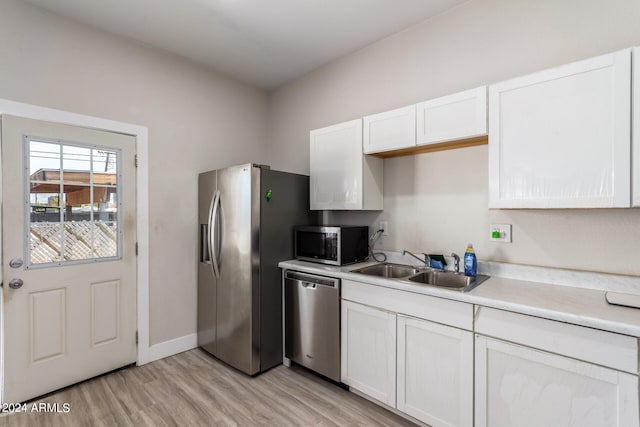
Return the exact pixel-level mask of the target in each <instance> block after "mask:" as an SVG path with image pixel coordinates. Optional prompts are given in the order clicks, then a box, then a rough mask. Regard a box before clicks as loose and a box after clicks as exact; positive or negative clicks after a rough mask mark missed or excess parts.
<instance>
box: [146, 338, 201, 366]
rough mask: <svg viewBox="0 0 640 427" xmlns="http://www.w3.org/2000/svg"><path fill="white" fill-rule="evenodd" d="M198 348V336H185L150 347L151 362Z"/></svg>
mask: <svg viewBox="0 0 640 427" xmlns="http://www.w3.org/2000/svg"><path fill="white" fill-rule="evenodd" d="M197 346H198V334H190V335H185V336H182V337H180V338H175V339H172V340H169V341H165V342H161V343H158V344H154V345H152V346H150V347H149V362H153V361H154V360H159V359H164V358H165V357H169V356H173V355H174V354H178V353H182V352H183V351H187V350H191V349H193V348H196V347H197Z"/></svg>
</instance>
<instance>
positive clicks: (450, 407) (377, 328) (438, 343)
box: [341, 300, 473, 427]
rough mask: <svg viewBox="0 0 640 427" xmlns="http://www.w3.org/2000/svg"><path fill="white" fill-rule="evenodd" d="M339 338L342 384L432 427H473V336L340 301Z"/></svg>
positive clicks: (456, 329)
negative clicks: (340, 343) (340, 327)
mask: <svg viewBox="0 0 640 427" xmlns="http://www.w3.org/2000/svg"><path fill="white" fill-rule="evenodd" d="M341 339H342V382H343V383H345V384H347V385H348V386H350V387H352V388H354V389H356V390H358V391H360V392H361V393H364V394H366V395H368V396H370V397H372V398H374V399H376V400H378V401H380V402H382V403H384V404H386V405H388V406H391V407H393V408H397V409H398V410H400V411H402V412H404V413H406V414H407V415H410V416H412V417H414V418H416V419H418V420H420V421H423V422H425V423H427V424H429V425H431V426H433V427H439V426H472V425H473V333H471V332H468V331H464V330H461V329H458V328H453V327H450V326H444V325H441V324H438V323H434V322H430V321H426V320H422V319H416V318H413V317H408V316H404V315H401V314H396V313H394V312H389V311H386V310H382V309H378V308H373V307H369V306H366V305H362V304H358V303H354V302H352V301H348V300H342V332H341ZM396 390H397V395H396Z"/></svg>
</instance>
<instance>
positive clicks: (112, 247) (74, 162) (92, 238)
mask: <svg viewBox="0 0 640 427" xmlns="http://www.w3.org/2000/svg"><path fill="white" fill-rule="evenodd" d="M24 146H25V165H26V167H25V182H26V183H27V191H26V192H25V194H26V203H25V206H26V210H25V211H26V212H25V215H26V221H25V224H27V227H28V229H27V230H26V233H25V234H26V239H27V242H26V245H25V247H26V248H27V249H26V250H27V252H28V253H27V254H26V259H27V260H28V261H27V266H32V267H35V266H43V267H44V266H54V265H62V264H69V263H80V262H95V261H105V260H112V259H120V258H121V253H122V252H121V243H120V242H121V240H122V239H121V238H120V230H121V227H120V214H119V212H120V210H121V209H120V203H119V197H118V196H119V193H120V186H119V182H120V179H119V174H120V158H121V153H120V150H117V149H113V148H109V149H106V148H103V147H98V146H94V145H83V144H78V143H72V142H65V141H57V140H47V139H46V138H37V137H31V136H25V139H24Z"/></svg>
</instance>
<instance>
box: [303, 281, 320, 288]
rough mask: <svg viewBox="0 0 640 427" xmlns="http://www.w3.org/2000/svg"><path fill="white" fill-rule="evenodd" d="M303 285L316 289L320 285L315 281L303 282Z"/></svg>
mask: <svg viewBox="0 0 640 427" xmlns="http://www.w3.org/2000/svg"><path fill="white" fill-rule="evenodd" d="M302 287H303V288H307V289H315V288H317V287H318V285H317V284H315V283H313V282H302Z"/></svg>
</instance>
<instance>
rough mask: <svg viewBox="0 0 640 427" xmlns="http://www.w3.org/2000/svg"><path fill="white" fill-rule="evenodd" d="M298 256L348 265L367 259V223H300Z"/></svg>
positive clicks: (296, 246)
mask: <svg viewBox="0 0 640 427" xmlns="http://www.w3.org/2000/svg"><path fill="white" fill-rule="evenodd" d="M294 234H295V237H294V241H295V255H296V259H299V260H302V261H311V262H319V263H322V264H330V265H346V264H353V263H354V262H360V261H364V260H365V259H367V257H368V255H369V227H367V226H353V225H343V226H324V225H317V226H313V225H309V226H298V227H295V229H294Z"/></svg>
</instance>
